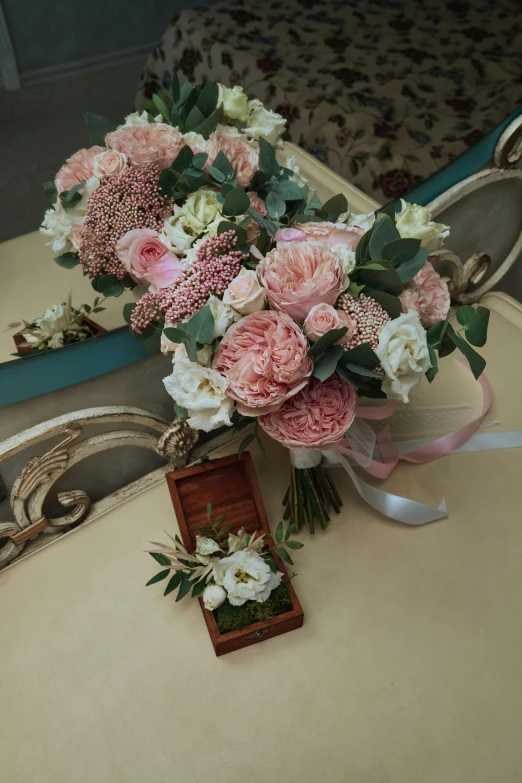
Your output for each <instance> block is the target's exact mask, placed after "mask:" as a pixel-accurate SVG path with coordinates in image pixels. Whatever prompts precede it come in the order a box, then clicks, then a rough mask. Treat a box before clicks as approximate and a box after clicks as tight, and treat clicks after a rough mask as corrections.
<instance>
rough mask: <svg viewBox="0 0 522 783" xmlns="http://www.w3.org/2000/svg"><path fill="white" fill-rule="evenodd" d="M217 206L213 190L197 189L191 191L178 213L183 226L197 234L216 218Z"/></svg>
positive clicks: (218, 205) (217, 202)
mask: <svg viewBox="0 0 522 783" xmlns="http://www.w3.org/2000/svg"><path fill="white" fill-rule="evenodd" d="M219 207H220V204H219V201H218V200H217V196H216V194H215V193H214V191H213V190H198V191H197V192H196V193H192V194H191V195H190V196H189V197H188V199H187V200H186V201H185V203H184V205H183V206H182V207H181V213H179V215H180V220H181V223H182V225H183V228H184V229H185V230H186V231H189V232H191V233H193V234H194V235H195V236H198V234H201V233H202V231H204V230H205V229H206V228H207V226H208V225H209V223H212V222H213V221H214V220H215V219H216V215H217V214H218V211H219Z"/></svg>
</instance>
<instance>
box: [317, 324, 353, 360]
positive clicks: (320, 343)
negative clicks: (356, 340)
mask: <svg viewBox="0 0 522 783" xmlns="http://www.w3.org/2000/svg"><path fill="white" fill-rule="evenodd" d="M347 331H348V328H347V327H346V326H342V327H341V328H340V329H330V331H329V332H326V334H323V336H322V337H320V338H319V339H318V340H317V342H316V343H314V344H313V345H312V346H311V348H309V349H308V356H312V357H313V356H319V354H320V353H322V352H323V351H326V349H327V348H329V347H330V346H331V345H333V344H334V343H336V342H338V341H339V340H340V339H341V337H344V335H345V334H346V332H347Z"/></svg>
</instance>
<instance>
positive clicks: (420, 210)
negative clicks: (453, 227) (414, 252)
mask: <svg viewBox="0 0 522 783" xmlns="http://www.w3.org/2000/svg"><path fill="white" fill-rule="evenodd" d="M430 217H431V216H430V212H429V209H427V208H426V207H421V206H419V204H409V203H408V202H406V201H404V199H402V198H401V211H400V212H398V213H397V214H396V215H395V225H396V226H397V231H398V232H399V234H400V235H401V237H402V239H420V243H421V246H422V247H425V248H426V250H429V251H434V250H440V248H441V247H442V244H443V242H444V239H445V238H446V237H447V236H448V235H449V226H445V225H444V223H435V222H434V221H433V220H430Z"/></svg>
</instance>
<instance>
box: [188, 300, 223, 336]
mask: <svg viewBox="0 0 522 783" xmlns="http://www.w3.org/2000/svg"><path fill="white" fill-rule="evenodd" d="M214 326H215V322H214V316H213V315H212V310H211V309H210V305H205V306H204V307H202V308H201V309H200V310H198V311H197V312H196V313H194V315H193V316H192V317H191V318H190V320H189V321H187V323H186V324H184V327H185V330H186V332H187V333H188V334H189V335H192V336H193V337H194V339H195V340H196V342H198V343H202V344H203V345H204V344H205V343H209V342H211V340H212V336H213V334H214Z"/></svg>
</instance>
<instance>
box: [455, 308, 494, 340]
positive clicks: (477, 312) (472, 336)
mask: <svg viewBox="0 0 522 783" xmlns="http://www.w3.org/2000/svg"><path fill="white" fill-rule="evenodd" d="M457 321H458V322H459V324H461V326H463V327H464V331H465V334H466V339H467V341H468V342H470V343H471V345H475V346H477V348H482V346H483V345H485V344H486V340H487V338H488V325H489V310H488V309H487V307H482V305H478V306H477V307H475V308H473V307H470V306H469V305H463V306H462V307H459V308H458V310H457Z"/></svg>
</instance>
